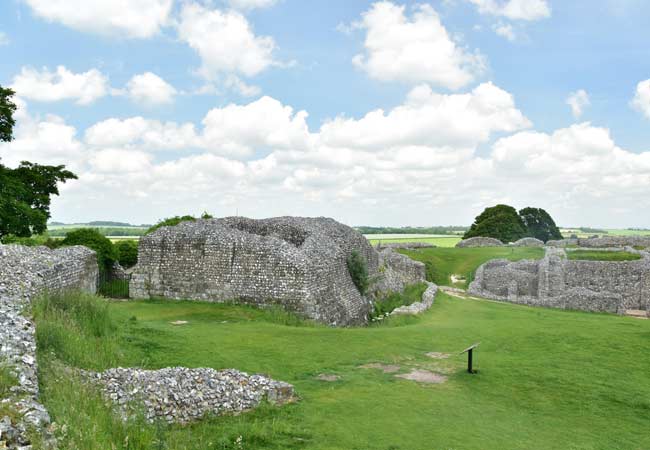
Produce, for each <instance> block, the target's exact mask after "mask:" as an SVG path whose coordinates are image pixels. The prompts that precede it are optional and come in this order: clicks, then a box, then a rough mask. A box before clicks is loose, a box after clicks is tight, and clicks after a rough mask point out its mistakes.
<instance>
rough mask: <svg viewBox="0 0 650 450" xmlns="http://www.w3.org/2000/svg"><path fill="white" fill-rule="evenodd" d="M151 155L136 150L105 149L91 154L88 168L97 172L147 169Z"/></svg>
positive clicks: (132, 171)
mask: <svg viewBox="0 0 650 450" xmlns="http://www.w3.org/2000/svg"><path fill="white" fill-rule="evenodd" d="M151 160H152V156H151V155H150V154H148V153H145V152H142V151H137V150H124V149H106V150H100V151H98V152H96V153H94V154H93V155H92V157H91V158H90V160H89V163H90V168H91V170H93V171H96V172H98V173H117V174H122V173H134V172H141V171H144V170H149V169H150V168H151Z"/></svg>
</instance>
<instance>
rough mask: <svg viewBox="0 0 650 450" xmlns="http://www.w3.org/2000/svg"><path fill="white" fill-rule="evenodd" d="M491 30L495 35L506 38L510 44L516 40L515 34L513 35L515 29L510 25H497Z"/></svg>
mask: <svg viewBox="0 0 650 450" xmlns="http://www.w3.org/2000/svg"><path fill="white" fill-rule="evenodd" d="M492 29H493V30H494V32H495V33H496V34H497V35H499V36H501V37H504V38H506V39H507V40H509V41H510V42H514V41H516V40H517V34H516V33H515V29H514V28H513V26H512V25H510V24H502V23H501V24H498V25H494V26H493V27H492Z"/></svg>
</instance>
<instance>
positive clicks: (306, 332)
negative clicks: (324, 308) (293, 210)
mask: <svg viewBox="0 0 650 450" xmlns="http://www.w3.org/2000/svg"><path fill="white" fill-rule="evenodd" d="M83 299H85V300H82V299H81V298H80V299H77V300H75V299H71V303H72V304H71V305H67V304H63V303H62V302H61V301H59V300H56V299H55V300H54V301H49V302H45V301H44V302H43V303H41V304H39V305H37V311H36V312H37V314H36V315H37V334H38V337H39V340H38V343H39V361H40V362H41V366H40V371H41V372H40V380H41V387H42V389H43V390H42V401H43V402H44V403H45V404H46V406H47V407H48V408H49V410H50V412H51V414H52V416H53V419H54V420H55V421H56V422H57V423H58V424H59V426H63V425H66V429H67V430H68V431H67V432H66V433H63V432H62V431H59V432H58V433H59V434H60V436H61V438H62V448H66V449H88V448H126V449H158V448H161V449H174V450H177V449H187V450H190V449H199V448H200V449H242V448H243V449H310V450H311V449H317V450H326V449H327V450H329V449H364V450H366V449H370V450H379V449H381V450H386V449H409V450H410V449H434V448H435V449H437V448H456V449H486V448H489V449H493V448H495V449H496V448H498V449H504V450H507V449H521V448H526V449H545V450H546V449H551V450H552V449H562V450H564V449H567V448H574V449H612V448H620V449H623V448H650V435H648V434H647V433H644V432H643V430H647V429H648V428H649V427H650V381H648V377H647V373H648V372H649V371H650V360H649V359H648V358H639V357H638V355H639V354H643V352H644V351H645V350H646V348H647V340H648V336H650V321H642V320H636V319H632V318H626V317H618V316H611V315H601V314H588V313H580V312H569V311H557V310H545V309H540V308H528V307H523V306H517V305H510V304H503V303H493V302H481V301H472V300H460V299H452V298H450V297H447V296H446V295H444V294H443V293H441V294H439V295H438V297H437V299H436V303H435V304H434V306H433V307H432V309H431V310H429V311H428V312H426V313H425V314H423V315H422V316H419V317H415V318H408V319H409V320H408V321H406V322H405V321H404V318H402V317H397V318H389V319H387V320H385V321H383V323H382V324H381V325H380V326H373V327H370V328H329V327H325V326H319V325H314V324H312V323H304V322H301V321H300V320H299V319H292V318H291V317H290V316H288V315H286V314H284V313H281V312H276V311H264V310H256V309H253V308H247V307H241V306H233V305H218V304H207V303H195V302H162V301H154V302H128V303H112V304H110V305H106V304H104V303H102V302H101V301H97V300H96V299H94V298H93V297H86V296H84V297H83ZM83 302H87V303H88V304H84V303H83ZM179 320H182V321H187V322H188V323H187V324H186V325H182V326H176V325H173V324H172V322H175V321H179ZM287 323H288V324H289V325H287ZM44 329H45V330H44ZM64 330H65V332H66V334H70V335H71V336H69V337H66V336H64V335H62V334H61V333H63V331H64ZM612 336H615V339H613V338H612ZM477 341H480V342H481V347H480V348H479V350H478V352H477V353H476V354H475V358H476V363H477V368H478V369H479V373H478V374H477V375H469V374H467V373H465V371H464V367H465V358H466V356H465V355H458V354H457V352H458V351H460V350H462V349H463V348H465V347H466V346H467V345H468V344H471V343H473V342H477ZM73 346H76V347H78V348H76V349H73V348H72V347H73ZM52 351H54V352H55V355H56V357H57V359H61V360H64V361H65V362H67V363H72V364H78V365H81V366H86V367H90V368H96V369H104V368H107V367H109V366H111V365H121V366H143V367H145V368H151V369H157V368H162V367H168V366H177V365H183V366H188V367H213V368H216V369H223V368H229V367H234V368H237V369H240V370H244V371H247V372H249V373H265V374H268V375H270V376H271V377H273V378H275V379H278V380H283V381H287V382H290V383H292V384H294V385H295V386H296V390H297V392H298V393H299V395H300V396H301V398H302V400H301V401H300V402H298V403H296V404H293V405H288V406H285V407H282V408H273V407H270V406H265V407H263V408H261V409H259V410H256V411H254V412H252V413H247V414H242V415H240V416H236V417H220V418H208V419H206V420H204V421H202V422H200V423H197V424H194V425H191V426H187V427H175V426H167V425H163V424H147V423H144V422H138V420H137V419H136V420H134V421H133V422H129V423H124V422H121V421H120V420H119V418H116V416H114V415H113V414H112V413H111V411H110V408H109V407H108V406H107V405H106V404H105V403H104V401H103V399H102V398H101V397H99V396H98V395H97V393H96V392H95V391H93V390H92V389H89V388H88V387H87V386H84V385H83V384H82V383H81V381H80V380H78V379H75V378H74V377H71V376H69V374H68V373H67V372H65V371H63V370H62V369H61V368H60V364H58V363H57V359H54V358H52V357H51V352H52ZM428 352H443V353H447V354H450V355H451V356H450V357H449V358H447V359H442V360H439V359H432V358H428V357H427V356H426V353H428ZM44 362H45V363H44ZM371 363H383V364H391V365H397V366H399V367H400V371H399V373H402V374H403V373H406V372H410V371H411V370H413V369H417V370H429V371H432V372H435V373H439V374H442V375H446V376H447V382H446V383H444V384H438V385H425V384H418V383H416V382H412V381H408V380H402V379H398V378H395V377H394V375H393V374H388V373H383V372H382V371H381V370H377V369H360V368H359V366H360V365H366V364H371ZM621 368H625V369H624V370H621ZM323 373H327V374H335V375H338V376H339V377H340V379H339V380H338V381H335V382H325V381H321V380H319V379H318V375H319V374H323ZM59 430H61V428H59Z"/></svg>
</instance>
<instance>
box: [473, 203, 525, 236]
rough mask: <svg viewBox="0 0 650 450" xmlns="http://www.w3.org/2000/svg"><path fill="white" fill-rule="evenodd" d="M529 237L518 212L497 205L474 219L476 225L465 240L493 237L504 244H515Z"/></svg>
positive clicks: (505, 206) (509, 207) (486, 209)
mask: <svg viewBox="0 0 650 450" xmlns="http://www.w3.org/2000/svg"><path fill="white" fill-rule="evenodd" d="M526 236H527V230H526V225H525V224H524V222H523V221H522V220H521V217H519V214H517V210H516V209H515V208H513V207H512V206H508V205H496V206H492V207H491V208H485V210H484V211H483V212H482V213H481V214H480V215H479V216H477V217H476V219H474V223H473V224H472V226H471V227H470V229H469V230H468V231H467V233H465V235H464V236H463V239H467V238H471V237H491V238H495V239H499V240H501V241H502V242H506V243H507V242H514V241H516V240H518V239H521V238H523V237H526Z"/></svg>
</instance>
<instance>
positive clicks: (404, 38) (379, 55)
mask: <svg viewBox="0 0 650 450" xmlns="http://www.w3.org/2000/svg"><path fill="white" fill-rule="evenodd" d="M405 9H406V8H405V7H404V6H398V5H396V4H394V3H392V2H389V1H382V2H377V3H374V4H373V5H372V7H371V8H370V9H369V10H368V11H366V12H365V13H364V14H363V16H362V19H361V21H360V22H358V23H355V24H354V27H355V28H359V29H363V30H365V31H366V38H365V41H364V50H365V51H364V53H362V54H359V55H356V56H355V57H354V59H353V63H354V65H355V66H357V67H359V68H360V69H362V70H364V71H366V72H367V73H368V75H370V76H371V77H372V78H375V79H378V80H381V81H404V82H429V83H433V84H436V85H438V86H442V87H446V88H450V89H458V88H461V87H463V86H465V85H467V84H469V83H470V82H472V81H473V80H474V79H475V78H476V77H477V76H478V75H479V74H480V73H481V72H482V71H483V69H484V58H483V56H481V55H480V54H479V53H478V52H474V53H470V52H468V51H467V50H466V49H465V48H463V47H461V46H460V45H459V44H458V43H456V42H454V40H453V39H452V38H451V37H450V35H449V33H448V32H447V30H446V29H445V27H444V26H443V25H442V23H441V22H440V17H439V16H438V14H437V13H436V11H435V10H434V9H433V8H432V7H431V6H430V5H427V4H422V5H418V6H417V7H415V10H414V12H413V15H412V16H411V17H407V16H406V14H405Z"/></svg>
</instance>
